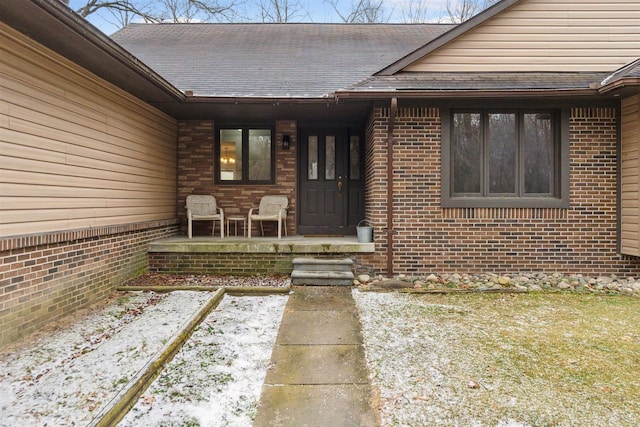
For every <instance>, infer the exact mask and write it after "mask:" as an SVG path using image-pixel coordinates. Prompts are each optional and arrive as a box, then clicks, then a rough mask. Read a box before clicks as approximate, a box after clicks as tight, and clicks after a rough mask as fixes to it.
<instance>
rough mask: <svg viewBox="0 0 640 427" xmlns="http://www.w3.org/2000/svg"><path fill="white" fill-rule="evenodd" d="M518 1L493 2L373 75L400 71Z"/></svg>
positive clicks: (391, 73) (503, 0)
mask: <svg viewBox="0 0 640 427" xmlns="http://www.w3.org/2000/svg"><path fill="white" fill-rule="evenodd" d="M519 1H520V0H502V1H500V2H498V3H496V4H494V5H493V6H491V7H489V8H487V9H485V10H484V11H482V12H480V13H479V14H477V15H476V16H474V17H472V18H470V19H469V20H467V21H465V22H463V23H462V24H460V25H458V26H457V27H455V28H452V29H451V30H449V31H447V32H446V33H444V34H442V35H441V36H439V37H437V38H435V39H434V40H432V41H430V42H429V43H427V44H426V45H424V46H423V47H421V48H419V49H418V50H415V51H413V52H412V53H410V54H409V55H407V56H405V57H404V58H401V59H399V60H398V61H396V62H394V63H393V64H391V65H389V66H387V67H386V68H384V69H382V70H380V71H378V72H377V73H375V74H374V75H378V76H390V75H393V74H395V73H397V72H398V71H401V70H402V69H403V68H405V67H407V66H409V65H411V64H413V63H414V62H416V61H417V60H419V59H420V58H423V57H424V56H426V55H428V54H429V53H431V52H433V51H435V50H436V49H439V48H441V47H442V46H444V45H445V44H447V43H449V42H450V41H452V40H454V39H456V38H458V37H459V36H461V35H462V34H465V33H466V32H468V31H470V30H472V29H473V28H475V27H477V26H478V25H480V24H482V23H484V22H486V21H488V20H489V19H491V18H493V17H494V16H496V15H498V14H499V13H501V12H503V11H504V10H505V9H508V8H509V7H511V6H512V5H514V4H516V3H518V2H519Z"/></svg>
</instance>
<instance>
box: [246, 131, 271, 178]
mask: <svg viewBox="0 0 640 427" xmlns="http://www.w3.org/2000/svg"><path fill="white" fill-rule="evenodd" d="M269 179H271V131H270V130H268V129H256V130H254V129H251V130H249V180H250V181H268V180H269Z"/></svg>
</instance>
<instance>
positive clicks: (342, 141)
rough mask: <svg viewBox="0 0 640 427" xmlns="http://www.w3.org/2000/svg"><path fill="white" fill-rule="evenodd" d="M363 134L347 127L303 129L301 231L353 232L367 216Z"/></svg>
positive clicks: (301, 147)
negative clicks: (358, 222) (361, 136)
mask: <svg viewBox="0 0 640 427" xmlns="http://www.w3.org/2000/svg"><path fill="white" fill-rule="evenodd" d="M361 149H362V147H361V144H360V136H359V135H353V134H351V133H350V132H349V130H348V129H347V128H344V129H330V128H322V129H303V130H301V132H300V163H299V165H300V168H299V169H298V170H299V174H300V176H299V183H300V188H299V189H300V197H299V203H300V205H299V211H298V212H300V216H299V219H300V220H299V221H300V222H299V224H298V233H299V234H316V235H319V234H324V235H344V234H354V233H355V225H356V224H357V221H358V220H359V219H362V218H360V216H362V217H364V212H362V211H363V207H364V191H363V188H364V182H363V181H364V180H363V179H361V175H362V171H361V166H360V158H361Z"/></svg>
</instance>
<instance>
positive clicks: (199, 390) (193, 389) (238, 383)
mask: <svg viewBox="0 0 640 427" xmlns="http://www.w3.org/2000/svg"><path fill="white" fill-rule="evenodd" d="M286 301H287V297H286V296H275V295H272V296H268V297H230V296H225V298H224V300H223V301H222V302H221V303H220V305H219V306H218V308H217V309H216V310H214V311H213V312H212V313H211V315H210V316H209V317H208V318H207V319H205V320H204V321H203V322H202V324H201V325H200V326H199V327H198V329H197V330H196V331H195V332H194V334H193V336H192V337H191V339H190V340H189V341H187V343H186V344H185V345H184V347H183V348H182V349H181V350H180V351H179V352H178V354H177V355H176V357H175V358H174V359H173V361H172V362H171V363H169V365H168V366H167V367H166V369H165V370H164V371H163V373H162V374H161V375H160V376H159V377H158V378H157V379H156V380H155V382H154V383H153V384H152V385H151V386H150V387H149V389H148V390H147V391H146V392H145V393H144V394H143V395H142V396H141V398H140V399H139V400H138V402H137V404H136V405H135V406H134V407H133V409H132V410H131V411H130V412H129V414H127V416H126V417H125V418H124V419H123V420H122V422H121V423H120V424H119V425H121V426H140V425H144V426H159V425H163V426H174V425H175V426H185V425H194V426H195V425H197V426H238V427H240V426H251V424H252V423H253V418H254V417H255V414H256V409H257V403H258V400H259V398H260V391H261V389H262V383H263V382H264V377H265V374H266V370H267V367H268V365H269V360H270V358H271V350H272V348H273V345H274V343H275V340H276V335H277V333H278V326H279V324H280V319H281V318H282V314H283V311H284V306H285V304H286Z"/></svg>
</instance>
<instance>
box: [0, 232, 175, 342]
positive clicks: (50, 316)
mask: <svg viewBox="0 0 640 427" xmlns="http://www.w3.org/2000/svg"><path fill="white" fill-rule="evenodd" d="M177 232H178V228H177V225H176V222H175V221H156V222H153V223H145V224H130V225H123V226H113V227H103V228H96V229H86V230H76V231H68V232H62V233H48V234H41V235H34V236H24V237H16V238H6V239H3V240H1V241H0V248H1V250H2V251H1V252H0V261H1V262H0V325H1V328H0V346H3V345H5V344H8V343H10V342H12V341H15V340H16V339H19V338H21V337H24V336H26V335H28V334H30V333H32V332H34V331H36V330H37V329H39V328H40V327H42V326H43V325H45V324H46V323H48V322H51V321H53V320H56V319H58V318H60V317H62V316H63V315H66V314H70V313H72V312H73V311H75V310H78V309H80V308H83V307H86V306H88V305H89V304H91V303H93V302H96V301H99V300H100V299H103V298H105V297H107V296H108V295H110V294H111V293H112V292H113V291H114V290H115V288H116V286H118V285H121V284H122V283H124V282H125V281H126V280H128V279H130V278H132V277H135V276H138V275H140V274H142V273H144V272H145V271H146V270H147V265H148V261H147V246H148V243H149V242H150V241H151V240H155V239H160V238H164V237H169V236H171V235H175V234H176V233H177Z"/></svg>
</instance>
